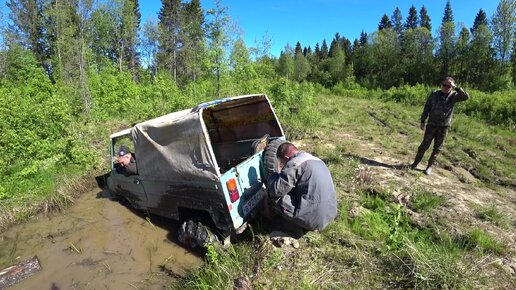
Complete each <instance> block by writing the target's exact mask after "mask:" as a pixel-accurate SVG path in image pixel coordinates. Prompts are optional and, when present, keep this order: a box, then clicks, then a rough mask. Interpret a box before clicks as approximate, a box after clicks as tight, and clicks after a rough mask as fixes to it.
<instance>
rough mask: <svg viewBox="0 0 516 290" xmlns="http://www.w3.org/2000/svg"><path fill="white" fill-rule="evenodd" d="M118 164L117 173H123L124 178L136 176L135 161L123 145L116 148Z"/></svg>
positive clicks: (127, 148)
mask: <svg viewBox="0 0 516 290" xmlns="http://www.w3.org/2000/svg"><path fill="white" fill-rule="evenodd" d="M118 164H119V165H120V167H121V168H120V170H119V171H118V172H119V173H123V174H124V175H126V176H129V175H135V174H138V168H137V167H136V160H135V159H134V157H133V154H132V153H131V151H130V150H129V147H127V146H125V145H121V146H120V148H118Z"/></svg>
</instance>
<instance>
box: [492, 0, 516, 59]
mask: <svg viewBox="0 0 516 290" xmlns="http://www.w3.org/2000/svg"><path fill="white" fill-rule="evenodd" d="M491 28H492V30H493V35H494V48H495V50H496V54H497V56H498V58H499V60H500V61H501V63H502V66H506V65H507V64H508V63H509V59H510V56H511V45H512V42H513V39H514V37H515V33H516V1H515V0H501V1H500V3H499V4H498V7H497V8H496V12H495V14H494V15H493V19H492V20H491Z"/></svg>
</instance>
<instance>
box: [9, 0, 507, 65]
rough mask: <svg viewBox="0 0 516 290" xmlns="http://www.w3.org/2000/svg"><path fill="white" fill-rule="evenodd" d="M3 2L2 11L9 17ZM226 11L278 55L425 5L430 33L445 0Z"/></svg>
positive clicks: (250, 2)
mask: <svg viewBox="0 0 516 290" xmlns="http://www.w3.org/2000/svg"><path fill="white" fill-rule="evenodd" d="M5 2H6V1H5V0H0V8H1V10H2V12H3V14H4V18H5V17H6V16H7V15H6V9H5V7H4V6H5ZM139 3H140V9H141V12H142V21H145V20H146V19H147V18H148V17H152V18H154V19H157V13H158V11H159V9H160V8H161V1H159V0H140V1H139ZM213 3H214V0H201V5H202V7H203V9H204V10H207V9H209V8H212V7H213ZM498 3H499V1H498V0H451V5H452V11H453V16H454V19H455V22H456V23H457V24H458V27H460V26H459V25H461V24H463V25H465V26H466V27H468V28H469V27H471V26H472V24H473V20H474V19H475V16H476V15H477V13H478V11H479V10H480V9H483V10H484V11H485V12H486V14H487V16H488V18H491V17H492V15H493V14H494V12H495V11H496V7H497V6H498ZM222 5H223V6H226V7H228V13H229V16H230V17H231V19H232V20H233V21H234V22H235V23H236V24H237V25H238V26H239V27H240V28H241V29H242V30H243V37H244V40H245V42H246V44H247V46H255V45H256V42H255V41H256V40H258V41H259V40H261V39H262V38H263V37H264V36H267V37H268V38H270V39H271V40H272V48H271V51H270V52H271V53H272V54H273V55H276V56H278V55H279V53H280V51H281V50H283V49H284V47H285V45H286V44H287V43H289V44H290V45H291V46H292V47H294V46H295V44H296V42H297V41H299V42H300V43H301V45H302V46H311V47H312V48H314V47H315V44H316V43H317V42H319V44H321V43H322V40H323V39H326V41H327V42H328V45H329V42H331V40H332V39H333V37H334V36H335V33H336V32H338V33H339V34H340V35H341V36H343V37H346V38H348V39H350V40H351V41H353V40H354V39H355V38H358V37H359V36H360V33H361V32H362V31H365V32H367V33H370V32H373V31H375V30H376V29H377V27H378V23H379V22H380V19H381V18H382V16H383V15H384V14H387V15H388V16H389V17H390V16H391V15H392V13H393V11H394V9H396V7H398V8H399V9H400V10H401V14H402V16H403V20H405V18H406V16H407V15H408V10H409V8H410V6H411V5H414V6H415V7H416V9H417V11H418V13H419V10H420V9H421V7H422V6H423V5H424V6H425V7H426V9H427V10H428V15H429V16H430V18H431V20H432V30H433V31H432V32H433V33H434V35H436V30H437V28H438V26H439V25H440V24H441V19H442V17H443V13H444V7H445V5H446V0H424V1H423V0H412V1H389V0H310V1H309V0H222Z"/></svg>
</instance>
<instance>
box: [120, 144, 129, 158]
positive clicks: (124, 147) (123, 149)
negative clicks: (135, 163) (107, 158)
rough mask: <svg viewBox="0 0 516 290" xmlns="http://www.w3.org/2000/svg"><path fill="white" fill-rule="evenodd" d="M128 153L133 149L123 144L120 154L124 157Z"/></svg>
mask: <svg viewBox="0 0 516 290" xmlns="http://www.w3.org/2000/svg"><path fill="white" fill-rule="evenodd" d="M127 153H131V151H130V150H129V147H127V146H125V145H122V146H120V147H119V148H118V156H119V157H122V156H124V155H125V154H127Z"/></svg>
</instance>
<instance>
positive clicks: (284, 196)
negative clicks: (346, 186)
mask: <svg viewBox="0 0 516 290" xmlns="http://www.w3.org/2000/svg"><path fill="white" fill-rule="evenodd" d="M277 157H278V159H279V160H280V161H281V162H282V164H284V166H283V168H282V170H281V172H280V173H273V174H271V176H269V178H268V181H267V184H268V188H269V200H270V201H272V203H273V206H274V207H275V208H276V210H277V211H279V212H280V214H281V215H282V217H283V218H285V219H286V220H287V221H289V222H292V223H294V224H296V225H297V226H300V227H301V228H303V229H305V230H322V229H324V228H326V226H327V225H328V224H329V223H330V222H331V221H333V220H334V219H335V217H336V216H337V197H336V193H335V187H334V185H333V180H332V177H331V174H330V171H329V170H328V167H326V164H324V162H323V161H322V160H321V159H319V158H317V157H314V156H312V155H311V154H309V153H307V152H304V151H299V150H298V149H297V148H296V146H295V145H294V144H292V143H289V142H285V143H283V144H281V145H280V146H279V148H278V151H277Z"/></svg>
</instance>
